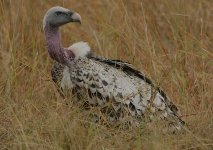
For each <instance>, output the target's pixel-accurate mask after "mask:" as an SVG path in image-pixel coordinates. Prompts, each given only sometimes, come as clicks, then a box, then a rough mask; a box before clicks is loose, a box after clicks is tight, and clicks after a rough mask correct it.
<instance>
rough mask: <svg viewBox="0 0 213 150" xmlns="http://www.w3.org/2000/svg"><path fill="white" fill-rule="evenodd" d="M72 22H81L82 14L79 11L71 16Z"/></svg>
mask: <svg viewBox="0 0 213 150" xmlns="http://www.w3.org/2000/svg"><path fill="white" fill-rule="evenodd" d="M71 19H72V22H78V23H79V24H81V16H80V15H79V14H78V13H76V12H75V13H73V14H72V16H71Z"/></svg>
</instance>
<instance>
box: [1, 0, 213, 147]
mask: <svg viewBox="0 0 213 150" xmlns="http://www.w3.org/2000/svg"><path fill="white" fill-rule="evenodd" d="M57 5H59V6H63V7H65V8H68V9H71V10H74V11H76V12H78V13H79V14H80V15H81V17H82V25H81V26H79V25H76V24H68V25H66V26H64V27H63V28H62V29H61V36H62V41H63V45H64V47H68V46H69V45H71V44H72V43H74V42H77V41H86V42H88V43H89V44H90V46H91V47H92V50H93V51H94V52H95V53H96V54H98V55H102V56H105V57H109V58H113V59H122V60H123V61H128V62H130V63H132V64H133V65H134V66H135V67H136V68H137V69H139V70H141V71H143V72H144V73H145V74H146V75H147V76H148V77H150V78H151V79H152V80H153V81H154V82H155V83H156V84H157V85H159V86H161V87H162V88H163V89H164V90H165V91H166V92H167V94H168V95H169V96H170V98H171V99H172V101H173V102H174V103H175V104H176V105H177V106H178V107H179V109H180V110H181V112H182V119H183V120H185V121H186V122H187V124H188V126H189V129H190V132H187V133H185V134H180V135H165V134H162V133H161V132H160V131H159V130H157V129H158V126H157V125H156V124H152V125H147V126H145V127H144V128H139V129H138V128H137V129H135V128H133V129H128V130H125V131H124V130H118V129H116V128H106V127H104V126H102V125H96V124H92V123H88V120H87V114H86V113H85V112H82V111H81V110H80V109H78V108H76V107H75V106H73V105H72V104H70V105H66V104H65V103H64V99H63V98H62V97H61V96H60V94H59V93H58V92H57V88H56V87H55V85H54V83H53V82H52V81H51V76H50V70H51V67H52V64H53V61H52V60H51V59H50V57H49V56H48V53H47V49H46V47H45V41H44V33H43V29H42V20H43V16H44V14H45V13H46V11H47V10H48V9H49V8H51V7H53V6H57ZM212 48H213V1H212V0H187V1H186V0H131V1H130V0H60V1H59V0H40V1H39V0H36V1H35V0H1V1H0V66H1V67H0V148H1V149H148V150H150V149H212V148H213V115H212V114H213V101H212V100H213V96H212V95H213V94H212V93H213V92H212V91H213V86H212V85H213V67H212V66H213V50H212ZM65 99H67V100H70V97H67V98H65Z"/></svg>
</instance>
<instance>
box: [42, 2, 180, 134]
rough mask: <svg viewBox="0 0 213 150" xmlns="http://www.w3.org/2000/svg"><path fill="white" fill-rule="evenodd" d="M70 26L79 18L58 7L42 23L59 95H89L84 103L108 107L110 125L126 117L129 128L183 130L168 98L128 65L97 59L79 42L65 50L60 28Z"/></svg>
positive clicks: (50, 10)
mask: <svg viewBox="0 0 213 150" xmlns="http://www.w3.org/2000/svg"><path fill="white" fill-rule="evenodd" d="M70 22H74V23H79V24H81V16H80V15H79V14H78V13H77V12H74V11H72V10H69V9H66V8H63V7H60V6H56V7H52V8H50V9H49V10H48V11H47V12H46V14H45V16H44V19H43V30H44V34H45V40H46V45H47V50H48V53H49V56H50V57H51V58H52V59H53V60H55V63H54V65H53V68H52V71H51V76H52V80H53V81H54V82H55V83H57V85H58V86H59V87H60V88H61V89H62V91H63V90H66V91H69V92H71V93H72V92H73V91H74V92H77V93H78V94H83V95H88V98H87V99H85V100H83V101H85V102H87V103H88V104H89V105H91V106H92V107H98V106H104V105H105V106H106V107H110V109H109V110H111V111H112V112H113V113H108V114H107V115H109V116H108V121H109V122H117V121H122V118H123V117H124V116H125V115H128V116H129V117H130V118H133V119H132V120H133V121H132V122H131V123H132V124H140V122H142V121H143V119H144V120H145V119H146V118H148V120H150V121H153V120H156V119H158V120H162V121H163V122H165V123H166V124H167V125H168V127H169V128H172V130H173V131H180V130H181V129H183V125H184V121H183V120H182V119H181V116H180V112H179V110H178V109H177V107H176V106H175V105H174V104H173V103H172V102H171V100H170V98H169V97H168V96H167V95H166V94H165V92H164V91H163V90H162V89H161V88H159V87H156V86H155V85H154V84H153V82H152V81H151V80H150V79H149V78H147V77H146V76H145V75H144V74H143V73H142V72H140V71H138V70H137V69H135V68H134V67H133V66H132V65H131V64H130V63H127V62H123V61H121V60H113V59H108V58H105V57H101V56H97V55H95V54H94V53H92V52H91V48H90V46H89V45H88V43H86V42H82V41H81V42H77V43H74V44H72V45H71V46H69V47H67V48H64V47H63V46H62V43H61V39H60V32H59V27H61V26H63V25H65V24H67V23H70ZM79 91H80V92H79ZM107 103H111V105H106V104H107ZM138 118H140V119H138ZM141 118H142V119H141ZM135 120H136V121H135Z"/></svg>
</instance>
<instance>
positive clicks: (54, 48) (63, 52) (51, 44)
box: [44, 25, 74, 64]
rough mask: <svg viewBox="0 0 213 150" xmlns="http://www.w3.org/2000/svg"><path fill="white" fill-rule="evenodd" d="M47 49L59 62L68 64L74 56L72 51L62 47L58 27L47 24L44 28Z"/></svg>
mask: <svg viewBox="0 0 213 150" xmlns="http://www.w3.org/2000/svg"><path fill="white" fill-rule="evenodd" d="M44 32H45V38H46V43H47V49H48V53H49V55H50V57H51V58H52V59H54V60H56V61H57V62H59V63H62V64H67V63H68V62H69V61H71V60H72V59H73V58H74V54H73V53H72V51H69V50H67V49H65V48H63V47H62V44H61V39H60V33H59V28H58V27H51V26H50V25H46V26H45V28H44Z"/></svg>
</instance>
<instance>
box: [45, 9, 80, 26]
mask: <svg viewBox="0 0 213 150" xmlns="http://www.w3.org/2000/svg"><path fill="white" fill-rule="evenodd" d="M69 22H77V23H80V24H81V16H80V15H79V14H78V13H76V12H73V11H71V10H69V9H66V8H63V7H60V6H56V7H52V8H50V9H49V10H48V11H47V12H46V14H45V16H44V19H43V28H45V26H46V25H49V26H51V27H59V26H61V25H64V24H66V23H69Z"/></svg>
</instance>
